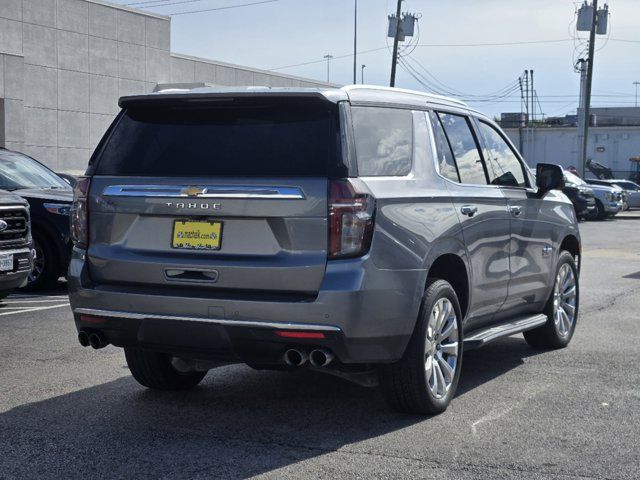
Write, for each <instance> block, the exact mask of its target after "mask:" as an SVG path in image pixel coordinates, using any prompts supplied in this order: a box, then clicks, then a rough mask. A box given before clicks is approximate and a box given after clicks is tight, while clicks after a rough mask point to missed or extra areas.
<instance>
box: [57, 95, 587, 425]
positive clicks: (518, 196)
mask: <svg viewBox="0 0 640 480" xmlns="http://www.w3.org/2000/svg"><path fill="white" fill-rule="evenodd" d="M120 106H121V107H122V111H121V112H120V114H119V115H118V117H117V119H116V120H115V121H114V123H113V125H112V126H111V127H110V129H109V130H108V132H107V133H106V134H105V136H104V138H103V139H102V141H101V142H100V144H99V146H98V147H97V149H96V151H95V153H94V155H93V156H92V158H91V160H90V163H89V166H88V169H87V172H86V176H84V177H82V178H80V179H79V180H78V183H77V185H76V187H75V200H74V205H73V208H72V233H73V236H74V241H75V247H74V250H73V258H72V260H71V265H70V268H69V287H70V297H71V306H72V309H73V314H74V318H75V323H76V326H77V329H78V332H79V333H78V339H79V341H80V343H81V344H82V345H84V346H88V345H91V346H93V347H94V348H102V347H104V346H106V345H108V344H112V345H115V346H118V347H124V351H125V356H126V360H127V363H128V365H129V369H130V371H131V373H132V374H133V376H134V377H135V378H136V380H138V382H139V383H141V384H142V385H144V386H146V387H149V388H156V389H188V388H192V387H194V386H195V385H197V384H198V383H199V382H200V381H201V380H202V379H203V377H204V376H205V375H206V373H207V371H208V370H209V369H212V368H214V367H216V366H219V365H223V364H229V363H239V362H244V363H247V364H249V365H250V366H253V367H255V368H258V369H297V368H305V367H306V368H313V369H317V370H319V371H324V372H327V373H330V374H334V375H338V376H341V377H343V378H347V379H350V380H353V381H356V382H359V383H360V384H363V385H370V386H374V385H378V384H379V385H380V387H381V390H382V392H383V394H384V395H385V397H386V398H387V399H388V400H389V402H390V403H391V404H392V405H393V406H395V407H396V408H397V409H399V410H402V411H408V412H414V413H420V414H433V413H438V412H441V411H443V410H444V409H445V408H446V407H447V405H448V404H449V402H450V401H451V399H452V398H453V396H454V394H455V391H456V386H457V384H458V379H459V378H460V369H461V367H462V359H463V352H464V351H465V350H467V349H470V348H475V347H479V346H482V345H485V344H487V343H489V342H491V341H493V340H495V339H497V338H501V337H504V336H508V335H513V334H516V333H524V336H525V339H526V340H527V342H529V343H530V344H531V345H533V346H536V347H544V348H560V347H564V346H566V345H567V344H568V343H569V341H570V340H571V337H572V335H573V333H574V330H575V327H576V322H577V318H578V305H579V289H578V265H579V258H580V252H581V243H580V234H579V232H578V225H577V221H576V218H575V214H574V211H573V208H572V205H571V202H570V201H569V200H568V199H567V197H566V196H565V195H564V194H562V193H561V192H560V191H559V190H557V189H559V188H562V186H563V177H562V169H561V168H560V167H558V166H554V165H545V164H540V165H538V167H537V172H536V173H537V184H536V182H534V181H533V180H532V178H531V176H530V174H529V172H528V170H527V169H526V168H525V165H524V163H523V161H522V158H521V157H520V155H519V154H518V152H517V151H516V149H515V148H514V147H513V145H512V144H511V143H510V142H509V140H508V139H507V137H506V136H505V135H504V134H503V132H502V131H501V130H500V128H499V127H498V126H497V125H496V124H495V123H494V122H493V121H492V120H491V119H490V118H489V117H486V116H485V115H482V114H481V113H479V112H476V111H473V110H471V109H469V108H468V107H467V106H466V105H465V104H464V103H462V102H459V101H456V100H451V99H447V98H443V97H439V96H434V95H427V94H423V93H418V92H411V91H406V90H399V89H389V88H382V87H362V86H350V87H344V88H341V89H337V88H336V89H326V90H319V89H289V88H240V89H223V90H216V89H210V88H199V89H194V90H185V91H172V92H168V93H156V94H149V95H142V96H134V97H124V98H122V99H121V100H120Z"/></svg>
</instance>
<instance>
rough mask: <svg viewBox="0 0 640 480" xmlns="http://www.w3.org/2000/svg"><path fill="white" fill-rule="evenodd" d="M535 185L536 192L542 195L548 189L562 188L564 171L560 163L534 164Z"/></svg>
mask: <svg viewBox="0 0 640 480" xmlns="http://www.w3.org/2000/svg"><path fill="white" fill-rule="evenodd" d="M536 186H537V187H538V194H539V195H544V194H545V193H547V192H548V191H549V190H561V189H562V188H564V171H563V170H562V167H561V166H560V165H553V164H552V163H539V164H537V165H536Z"/></svg>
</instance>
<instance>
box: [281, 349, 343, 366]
mask: <svg viewBox="0 0 640 480" xmlns="http://www.w3.org/2000/svg"><path fill="white" fill-rule="evenodd" d="M333 358H334V355H333V353H331V352H330V351H329V350H326V349H324V348H318V349H316V350H311V353H309V354H307V352H305V351H303V350H298V349H297V348H290V349H289V350H287V351H286V352H284V362H285V363H286V364H287V365H289V366H290V367H301V366H303V365H304V364H305V363H307V361H308V362H309V363H310V364H311V366H313V367H315V368H322V367H326V366H327V365H329V364H330V363H331V362H332V361H333Z"/></svg>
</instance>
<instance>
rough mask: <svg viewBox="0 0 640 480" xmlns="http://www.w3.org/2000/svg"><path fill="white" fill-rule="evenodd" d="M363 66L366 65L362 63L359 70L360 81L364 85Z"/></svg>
mask: <svg viewBox="0 0 640 480" xmlns="http://www.w3.org/2000/svg"><path fill="white" fill-rule="evenodd" d="M364 67H366V65H365V64H364V63H363V64H362V70H361V72H360V83H362V84H363V85H364Z"/></svg>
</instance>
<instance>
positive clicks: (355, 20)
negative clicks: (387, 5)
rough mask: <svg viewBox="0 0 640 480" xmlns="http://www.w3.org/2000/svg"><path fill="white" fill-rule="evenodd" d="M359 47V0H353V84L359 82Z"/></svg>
mask: <svg viewBox="0 0 640 480" xmlns="http://www.w3.org/2000/svg"><path fill="white" fill-rule="evenodd" d="M357 48H358V0H354V2H353V84H354V85H355V84H356V83H358V79H357V77H356V71H357V62H358V60H357V58H356V57H357V53H356V52H357Z"/></svg>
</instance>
